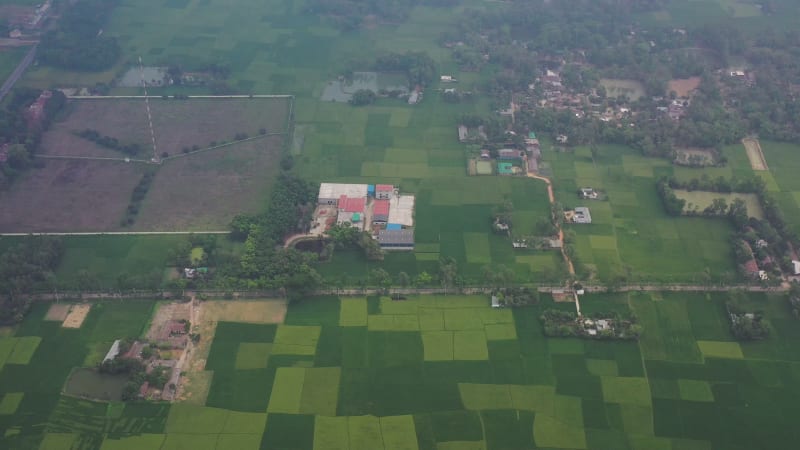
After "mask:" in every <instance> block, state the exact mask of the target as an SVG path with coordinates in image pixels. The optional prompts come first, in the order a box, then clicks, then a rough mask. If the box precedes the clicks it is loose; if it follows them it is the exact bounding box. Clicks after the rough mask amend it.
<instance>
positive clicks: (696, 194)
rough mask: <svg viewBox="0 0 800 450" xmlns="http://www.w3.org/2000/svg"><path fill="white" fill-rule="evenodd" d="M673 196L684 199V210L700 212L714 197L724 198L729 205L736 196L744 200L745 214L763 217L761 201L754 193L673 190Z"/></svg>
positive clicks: (709, 204)
mask: <svg viewBox="0 0 800 450" xmlns="http://www.w3.org/2000/svg"><path fill="white" fill-rule="evenodd" d="M675 196H677V197H678V198H680V199H682V200H686V205H685V206H684V208H683V209H684V212H686V211H691V210H694V211H697V212H698V213H702V212H703V210H704V209H706V208H707V207H708V206H711V202H713V201H714V200H715V199H718V198H721V199H724V200H725V203H726V204H727V205H730V204H731V203H732V202H733V201H734V200H735V199H737V198H738V199H741V200H742V201H744V204H745V205H746V206H747V214H748V215H750V217H755V218H756V219H763V218H764V210H763V209H762V208H761V203H760V202H759V201H758V196H756V194H741V193H723V192H705V191H683V190H675Z"/></svg>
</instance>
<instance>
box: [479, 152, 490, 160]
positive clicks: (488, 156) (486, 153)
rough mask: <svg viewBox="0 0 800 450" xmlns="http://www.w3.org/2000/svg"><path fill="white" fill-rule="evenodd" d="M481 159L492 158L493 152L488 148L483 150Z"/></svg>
mask: <svg viewBox="0 0 800 450" xmlns="http://www.w3.org/2000/svg"><path fill="white" fill-rule="evenodd" d="M481 159H483V160H488V159H492V154H491V153H490V152H489V150H487V149H483V150H481Z"/></svg>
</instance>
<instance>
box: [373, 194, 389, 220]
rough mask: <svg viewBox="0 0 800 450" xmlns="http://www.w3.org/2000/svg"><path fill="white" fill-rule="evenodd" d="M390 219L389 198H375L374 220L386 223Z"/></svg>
mask: <svg viewBox="0 0 800 450" xmlns="http://www.w3.org/2000/svg"><path fill="white" fill-rule="evenodd" d="M388 221H389V200H375V203H373V204H372V222H373V223H386V222H388Z"/></svg>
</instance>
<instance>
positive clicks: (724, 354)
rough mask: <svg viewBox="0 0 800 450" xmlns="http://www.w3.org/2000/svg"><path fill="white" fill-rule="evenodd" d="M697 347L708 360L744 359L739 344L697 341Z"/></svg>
mask: <svg viewBox="0 0 800 450" xmlns="http://www.w3.org/2000/svg"><path fill="white" fill-rule="evenodd" d="M697 346H698V347H699V348H700V352H702V353H703V356H704V357H706V358H734V359H742V358H744V353H742V347H741V346H740V345H739V343H738V342H719V341H697Z"/></svg>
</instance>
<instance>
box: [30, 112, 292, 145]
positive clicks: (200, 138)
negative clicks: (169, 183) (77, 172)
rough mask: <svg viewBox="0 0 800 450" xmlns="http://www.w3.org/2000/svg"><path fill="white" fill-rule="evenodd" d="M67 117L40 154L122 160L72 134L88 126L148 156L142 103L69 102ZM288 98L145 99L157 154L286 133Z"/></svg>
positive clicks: (45, 141)
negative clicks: (135, 146)
mask: <svg viewBox="0 0 800 450" xmlns="http://www.w3.org/2000/svg"><path fill="white" fill-rule="evenodd" d="M68 107H69V109H70V112H69V115H68V116H67V117H66V119H64V120H63V121H61V122H58V123H55V124H53V126H52V127H51V129H50V130H49V131H48V132H47V133H46V134H45V136H44V137H43V139H42V148H43V151H44V153H46V154H52V155H69V156H105V157H109V156H110V157H124V156H126V155H125V154H123V153H121V152H119V151H116V150H112V149H107V148H104V147H101V146H98V145H96V144H94V143H92V142H91V141H88V140H86V139H83V138H80V137H78V136H75V132H78V131H82V130H85V129H87V128H90V129H93V130H96V131H98V132H99V133H100V134H102V135H105V136H110V137H113V138H116V139H118V140H119V142H120V143H121V144H139V145H141V146H142V149H143V152H142V153H143V155H142V156H144V157H146V158H147V159H149V157H150V156H152V143H151V139H150V128H149V125H148V121H147V112H146V109H145V103H144V99H80V100H77V99H73V100H70V101H69V105H68ZM288 107H289V100H288V99H258V98H254V99H188V100H163V99H160V98H151V99H150V111H151V114H152V116H153V130H154V133H155V135H156V145H157V147H158V152H159V154H160V153H161V152H164V151H166V152H168V153H169V154H171V155H174V154H178V153H181V151H182V149H183V148H184V147H189V148H191V147H192V146H195V145H197V146H198V147H200V148H206V147H209V146H211V143H212V142H215V143H221V142H223V141H232V140H234V136H235V135H236V134H237V133H246V134H247V135H249V136H256V135H258V134H259V131H260V130H261V129H262V128H263V129H265V130H266V131H267V132H280V131H284V130H285V129H286V121H287V114H288Z"/></svg>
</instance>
